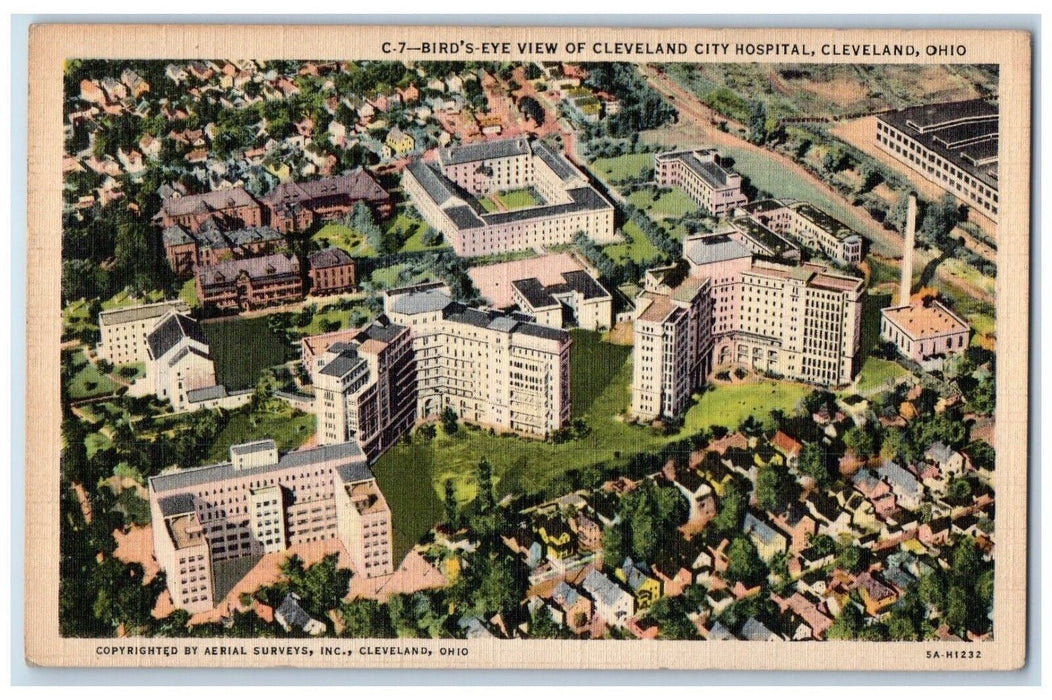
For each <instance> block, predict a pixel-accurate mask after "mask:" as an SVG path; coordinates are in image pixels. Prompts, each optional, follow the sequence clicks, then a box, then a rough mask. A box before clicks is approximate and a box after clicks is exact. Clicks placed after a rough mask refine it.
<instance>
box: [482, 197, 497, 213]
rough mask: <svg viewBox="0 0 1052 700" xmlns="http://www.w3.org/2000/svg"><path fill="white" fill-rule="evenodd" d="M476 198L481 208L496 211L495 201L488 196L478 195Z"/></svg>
mask: <svg viewBox="0 0 1052 700" xmlns="http://www.w3.org/2000/svg"><path fill="white" fill-rule="evenodd" d="M478 200H479V204H481V205H482V208H483V209H485V210H486V211H487V212H491V211H497V204H496V202H494V201H493V200H492V199H490V198H489V197H479V198H478Z"/></svg>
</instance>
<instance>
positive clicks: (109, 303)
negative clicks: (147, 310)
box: [102, 289, 164, 311]
mask: <svg viewBox="0 0 1052 700" xmlns="http://www.w3.org/2000/svg"><path fill="white" fill-rule="evenodd" d="M158 301H164V292H162V291H160V290H154V291H152V292H147V294H146V296H145V297H137V296H135V295H134V294H132V293H131V292H129V291H128V290H126V289H125V290H122V291H120V292H117V293H116V294H114V295H113V296H112V297H110V298H109V299H107V300H106V301H104V302H102V310H103V311H109V310H110V309H121V308H124V307H125V306H138V305H139V304H153V303H154V302H158Z"/></svg>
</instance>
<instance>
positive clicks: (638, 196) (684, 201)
mask: <svg viewBox="0 0 1052 700" xmlns="http://www.w3.org/2000/svg"><path fill="white" fill-rule="evenodd" d="M628 201H629V202H631V203H632V204H634V205H636V206H637V207H639V208H640V209H643V210H644V211H646V213H647V216H649V217H650V218H651V219H654V220H655V221H658V220H660V219H669V218H671V219H678V218H679V217H681V216H683V215H684V214H688V213H690V212H693V211H697V210H698V205H697V203H696V202H695V201H694V200H693V199H691V198H690V195H688V194H687V193H686V192H685V191H684V190H682V189H680V188H679V187H673V188H671V189H658V188H656V187H644V188H642V189H639V190H636V191H635V192H633V193H632V194H630V195H628Z"/></svg>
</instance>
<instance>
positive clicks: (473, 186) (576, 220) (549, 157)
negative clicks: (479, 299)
mask: <svg viewBox="0 0 1052 700" xmlns="http://www.w3.org/2000/svg"><path fill="white" fill-rule="evenodd" d="M402 185H403V188H404V189H405V191H406V194H407V195H409V198H410V199H411V200H412V202H413V205H414V206H415V207H416V208H417V210H418V211H419V212H420V214H421V215H422V216H423V217H424V219H425V220H426V221H427V223H428V224H429V225H431V226H432V227H433V228H434V229H436V230H438V231H440V232H441V233H442V235H443V236H445V238H446V240H447V241H449V243H450V245H452V246H453V250H454V251H456V253H457V255H460V256H462V257H474V256H479V255H488V254H491V253H500V252H504V251H509V250H525V249H529V248H535V247H537V246H551V245H559V244H563V243H570V242H571V241H573V239H574V237H575V236H576V235H577V234H578V233H584V234H585V235H587V236H589V237H590V238H592V239H593V240H595V241H596V242H598V243H613V242H616V241H617V240H618V239H617V236H616V234H615V232H614V206H613V204H611V203H610V202H609V201H608V200H607V199H606V198H605V197H604V196H603V195H602V194H600V193H599V191H598V190H596V188H595V187H593V186H592V184H591V183H590V182H589V181H588V178H587V177H586V176H585V174H584V173H582V172H581V171H580V170H578V169H577V168H576V167H575V166H574V165H573V164H572V163H570V161H569V160H567V159H566V157H565V156H564V155H562V154H561V153H558V152H556V151H555V150H553V149H552V148H551V147H550V146H549V145H548V144H546V143H545V142H543V141H541V140H539V139H528V138H526V137H518V138H514V139H501V140H497V141H486V142H481V143H472V144H466V145H462V146H455V147H453V148H448V149H443V150H442V151H441V152H440V154H439V162H438V163H432V162H427V161H424V160H422V159H415V160H413V161H412V162H411V163H410V164H409V166H408V167H407V168H406V169H405V172H404V173H403V176H402ZM509 191H518V192H523V191H525V192H527V193H528V199H529V200H530V201H531V203H530V204H528V205H525V206H509V205H508V204H507V203H505V202H504V201H503V200H501V199H500V197H499V195H500V193H503V192H509Z"/></svg>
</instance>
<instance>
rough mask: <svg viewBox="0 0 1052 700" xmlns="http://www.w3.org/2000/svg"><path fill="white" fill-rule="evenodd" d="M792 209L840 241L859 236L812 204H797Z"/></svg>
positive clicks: (791, 206)
mask: <svg viewBox="0 0 1052 700" xmlns="http://www.w3.org/2000/svg"><path fill="white" fill-rule="evenodd" d="M790 208H791V209H793V210H795V211H796V213H798V214H799V215H800V216H802V217H804V218H805V219H807V220H808V221H810V222H811V223H813V224H814V225H815V226H817V227H818V228H820V229H822V230H823V231H826V232H828V233H831V234H832V235H834V236H836V237H837V238H838V239H839V240H844V239H845V238H848V237H850V236H858V234H857V233H855V232H854V231H852V230H851V229H850V228H848V226H847V225H846V224H844V223H843V222H841V221H840V220H839V219H836V218H834V217H832V216H830V215H829V214H827V213H825V212H824V211H822V210H821V209H819V208H818V207H816V206H814V205H812V204H809V203H807V202H796V203H794V204H792V205H790Z"/></svg>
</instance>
